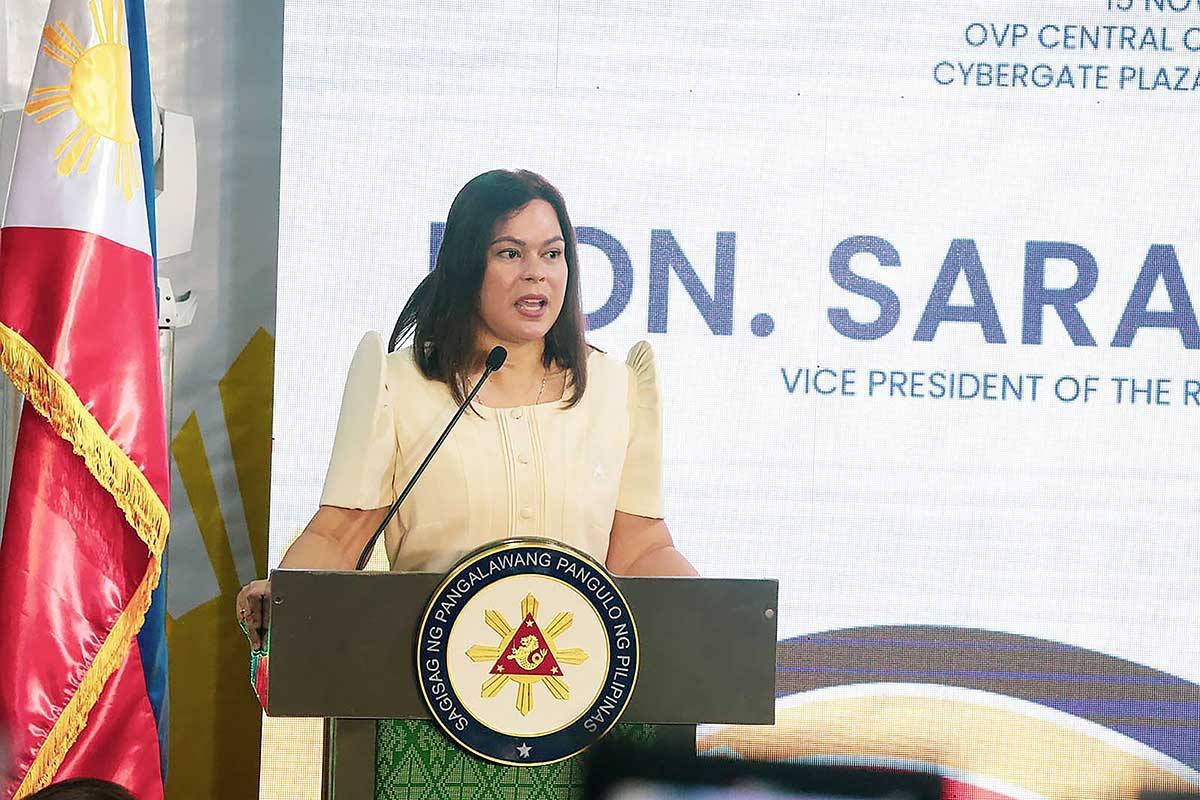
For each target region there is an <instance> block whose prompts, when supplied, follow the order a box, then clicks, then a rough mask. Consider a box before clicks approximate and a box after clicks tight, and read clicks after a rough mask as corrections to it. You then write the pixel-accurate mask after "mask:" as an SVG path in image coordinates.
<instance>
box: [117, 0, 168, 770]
mask: <svg viewBox="0 0 1200 800" xmlns="http://www.w3.org/2000/svg"><path fill="white" fill-rule="evenodd" d="M125 19H126V24H127V26H128V29H129V60H130V78H131V81H130V84H131V92H132V98H131V99H132V101H133V119H134V122H135V123H136V125H137V133H138V140H139V142H140V150H141V156H142V187H143V189H144V190H145V196H146V219H147V221H148V222H149V225H150V255H151V260H152V262H153V264H154V286H153V288H154V296H155V298H157V297H158V242H157V240H156V236H155V220H154V123H153V119H152V117H151V115H152V114H153V113H154V112H153V109H154V105H153V102H152V101H151V97H150V57H149V53H148V50H147V46H146V9H145V6H144V5H143V2H142V0H125ZM156 334H157V332H156ZM164 388H167V387H164ZM164 577H165V576H164ZM166 601H167V597H166V581H165V580H162V581H160V582H159V584H158V588H157V589H155V590H154V594H153V595H152V597H151V602H150V610H149V611H147V612H146V621H145V623H144V624H143V625H142V630H141V632H140V633H138V649H139V650H140V651H141V655H142V670H143V672H144V673H145V676H146V692H147V694H148V695H149V698H150V707H151V708H152V709H153V710H154V721H155V723H156V725H157V726H158V744H159V753H160V755H161V758H162V761H161V767H162V775H163V781H164V782H165V781H166V777H167V727H168V725H167V630H166Z"/></svg>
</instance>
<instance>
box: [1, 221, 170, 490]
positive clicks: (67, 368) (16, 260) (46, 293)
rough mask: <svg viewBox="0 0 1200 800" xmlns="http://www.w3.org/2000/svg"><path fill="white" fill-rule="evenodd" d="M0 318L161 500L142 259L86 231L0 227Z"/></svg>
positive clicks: (160, 434)
mask: <svg viewBox="0 0 1200 800" xmlns="http://www.w3.org/2000/svg"><path fill="white" fill-rule="evenodd" d="M0 322H3V323H4V324H6V325H8V326H9V327H10V328H12V329H14V330H16V331H17V332H18V333H20V334H21V335H22V336H24V337H25V339H26V340H27V341H28V342H29V343H30V344H32V345H33V346H34V347H35V348H36V349H37V350H38V352H39V353H41V354H42V357H43V358H45V359H46V361H47V362H48V363H49V364H50V366H51V367H53V368H54V370H55V371H56V372H58V374H59V375H62V376H63V377H64V378H66V380H67V382H68V383H70V384H71V386H72V387H73V388H74V389H75V392H76V393H77V394H78V395H79V397H80V399H81V400H82V401H83V403H84V405H85V406H87V408H88V410H89V411H90V412H91V414H92V416H94V417H95V418H96V420H97V421H98V422H99V423H100V425H101V427H102V428H104V430H105V431H107V432H108V435H109V437H110V438H111V439H112V440H113V441H114V442H116V443H117V444H118V445H119V446H120V447H121V449H122V450H124V451H125V452H126V453H127V454H128V455H129V457H130V458H131V459H132V460H133V462H134V463H135V464H137V465H138V466H139V467H140V468H141V469H142V471H143V472H144V473H145V475H146V477H147V478H148V479H149V481H150V485H151V486H153V487H154V490H155V492H156V493H157V494H158V496H159V497H160V498H163V499H164V501H165V499H166V497H167V490H168V487H169V485H170V479H169V476H168V472H167V457H166V448H165V446H164V441H165V439H164V437H165V423H164V416H165V414H164V411H163V401H162V385H161V380H160V378H159V366H158V341H157V336H156V334H157V329H158V318H157V313H156V311H155V308H154V289H153V266H152V264H151V261H150V256H149V255H148V254H146V253H143V252H141V251H140V250H136V249H133V248H130V247H125V246H124V245H120V244H117V243H116V242H113V241H111V240H109V239H106V238H104V237H102V236H97V235H95V234H92V233H84V232H81V231H74V230H67V229H62V228H15V227H14V228H5V229H3V231H0Z"/></svg>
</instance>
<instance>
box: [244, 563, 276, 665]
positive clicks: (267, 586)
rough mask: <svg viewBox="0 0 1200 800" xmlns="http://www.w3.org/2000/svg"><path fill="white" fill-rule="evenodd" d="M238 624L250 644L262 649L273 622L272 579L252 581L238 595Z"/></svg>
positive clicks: (256, 648)
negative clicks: (268, 629)
mask: <svg viewBox="0 0 1200 800" xmlns="http://www.w3.org/2000/svg"><path fill="white" fill-rule="evenodd" d="M237 618H238V624H239V625H241V626H242V631H243V632H244V633H245V634H246V638H248V639H249V640H250V646H251V647H253V648H254V649H255V650H261V649H263V647H265V646H266V637H267V628H268V627H269V626H270V624H271V581H270V580H269V579H264V580H258V581H250V582H249V583H247V584H246V585H245V586H243V587H242V590H241V591H240V592H238V596H237Z"/></svg>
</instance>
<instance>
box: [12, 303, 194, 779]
mask: <svg viewBox="0 0 1200 800" xmlns="http://www.w3.org/2000/svg"><path fill="white" fill-rule="evenodd" d="M0 369H3V370H4V372H5V374H6V375H8V378H9V380H11V381H12V383H13V385H14V386H15V387H16V388H17V391H19V392H21V393H22V394H24V395H25V400H26V402H28V403H30V404H31V405H32V406H33V408H34V409H35V410H36V411H37V412H38V413H39V414H41V415H42V416H43V417H45V419H46V421H47V422H49V423H50V426H51V427H52V428H54V430H55V432H56V433H58V435H59V436H60V437H62V439H63V440H64V441H66V442H68V443H69V444H70V445H71V449H72V450H74V451H75V453H76V454H77V455H78V456H79V457H80V458H82V459H83V462H84V464H86V465H87V468H88V472H90V473H91V474H92V476H93V477H94V478H95V479H96V481H97V482H98V483H99V484H100V485H101V486H103V487H104V489H105V491H107V492H108V493H109V494H110V495H112V498H113V500H114V501H116V504H117V507H118V508H120V509H121V511H122V512H124V514H125V519H126V520H127V521H128V522H129V524H130V526H131V527H132V528H133V530H134V531H135V532H136V533H137V535H138V537H139V538H140V539H141V540H142V541H143V542H144V543H145V545H146V547H147V548H148V549H149V551H150V562H149V564H148V565H147V567H146V574H145V576H144V577H143V578H142V581H141V583H140V584H139V585H138V588H137V590H136V591H135V592H134V594H133V597H131V598H130V600H129V603H128V605H126V606H125V608H124V609H123V610H122V611H121V614H120V616H119V617H117V621H116V623H114V625H113V627H112V630H110V631H109V632H108V635H107V636H106V637H105V639H104V643H103V644H102V645H101V646H100V649H99V650H98V651H97V653H96V657H95V658H94V659H93V660H92V663H91V665H90V666H89V667H88V669H87V672H86V673H84V676H83V680H82V681H81V682H80V684H79V688H78V689H76V691H75V693H74V694H73V695H72V696H71V699H70V700H69V701H68V702H67V705H66V707H65V708H64V709H63V710H62V713H61V714H59V715H58V719H56V720H55V721H54V725H53V727H52V728H51V729H50V732H49V733H48V734H47V735H46V738H45V739H44V740H43V741H42V745H41V747H39V748H38V752H37V755H36V756H35V757H34V760H33V763H32V764H31V765H30V767H29V770H28V771H27V772H26V773H25V776H24V778H23V779H22V781H21V785H20V787H18V789H17V792H16V795H15V796H14V800H20V798H22V797H25V796H26V795H29V794H32V793H33V792H36V791H38V790H39V789H41V788H43V787H44V786H47V785H48V784H49V783H50V782H51V781H52V780H53V779H54V776H55V774H56V773H57V772H58V768H59V766H60V765H61V764H62V762H63V759H64V758H66V755H67V752H68V751H69V750H70V749H71V746H72V745H73V744H75V740H76V739H78V738H79V734H80V733H81V732H82V731H83V729H84V727H85V726H86V725H87V718H88V714H90V713H91V710H92V707H93V706H95V704H96V701H97V700H99V699H100V693H101V692H103V691H104V687H105V685H107V683H108V679H109V678H110V677H112V675H113V673H114V672H116V671H117V669H118V668H119V667H120V666H121V665H122V664H124V663H125V661H126V659H128V657H129V649H130V647H131V645H132V643H133V638H134V637H135V636H137V634H138V631H140V630H141V629H142V623H143V622H145V619H146V611H147V610H148V609H149V608H150V598H151V594H152V593H153V592H154V589H155V588H156V587H157V586H158V581H159V576H160V563H161V560H162V552H163V547H164V546H165V545H166V541H167V532H168V530H169V529H170V516H169V515H168V513H167V509H166V506H165V505H163V502H162V499H161V498H160V497H159V496H158V494H157V493H156V492H155V491H154V488H153V487H152V486H151V485H150V481H149V480H148V479H147V478H146V476H145V474H143V473H142V471H141V470H140V469H139V468H138V466H137V465H136V464H134V463H133V460H132V459H131V458H130V457H129V456H128V455H127V454H126V453H125V451H124V450H122V449H121V448H120V447H119V446H118V445H117V443H116V442H114V441H113V440H112V439H111V438H110V437H109V435H108V433H107V432H106V431H105V430H104V428H103V427H101V426H100V423H99V422H97V421H96V418H95V417H93V416H92V415H91V413H90V412H89V411H88V410H87V408H86V407H85V406H84V404H83V401H82V400H80V399H79V395H78V394H76V392H75V390H74V389H73V388H72V387H71V385H70V384H69V383H67V381H66V380H65V379H64V378H63V377H62V376H61V375H59V374H58V373H57V372H55V370H54V368H53V367H51V366H50V365H49V364H48V363H46V360H45V359H44V358H42V355H41V353H39V352H38V351H37V350H36V349H35V348H34V347H33V345H31V344H30V343H29V342H28V341H26V340H25V337H23V336H21V334H19V333H17V332H16V331H14V330H13V329H12V328H9V327H8V326H7V325H4V324H3V323H0ZM164 435H165V434H164Z"/></svg>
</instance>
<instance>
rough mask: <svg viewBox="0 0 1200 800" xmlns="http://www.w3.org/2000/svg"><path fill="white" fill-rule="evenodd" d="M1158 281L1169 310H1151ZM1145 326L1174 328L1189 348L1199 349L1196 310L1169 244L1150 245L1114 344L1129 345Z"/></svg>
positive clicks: (1115, 345) (1199, 336) (1198, 328)
mask: <svg viewBox="0 0 1200 800" xmlns="http://www.w3.org/2000/svg"><path fill="white" fill-rule="evenodd" d="M1159 280H1161V281H1162V283H1163V286H1164V287H1165V288H1166V290H1167V297H1169V298H1170V300H1171V310H1170V311H1149V310H1148V309H1147V306H1149V304H1150V295H1151V294H1152V293H1153V292H1154V287H1155V286H1157V285H1158V282H1159ZM1142 328H1175V329H1176V330H1178V331H1179V336H1180V338H1182V339H1183V346H1184V347H1186V348H1187V349H1189V350H1195V349H1196V348H1200V326H1197V324H1196V311H1195V309H1193V308H1192V299H1191V296H1190V295H1189V294H1188V290H1187V284H1186V283H1184V280H1183V272H1182V271H1181V270H1180V269H1179V258H1178V257H1177V256H1176V255H1175V247H1174V246H1173V245H1169V244H1156V245H1151V247H1150V252H1148V253H1147V254H1146V261H1145V263H1143V264H1142V271H1141V272H1140V273H1139V274H1138V277H1137V282H1136V283H1135V284H1134V286H1133V291H1132V292H1131V293H1130V295H1129V302H1128V303H1127V304H1126V306H1125V313H1123V314H1122V315H1121V322H1120V323H1119V324H1118V325H1117V333H1116V335H1115V336H1113V341H1112V346H1113V347H1129V346H1131V345H1132V344H1133V337H1134V336H1135V335H1136V334H1137V332H1138V331H1139V330H1141V329H1142Z"/></svg>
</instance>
